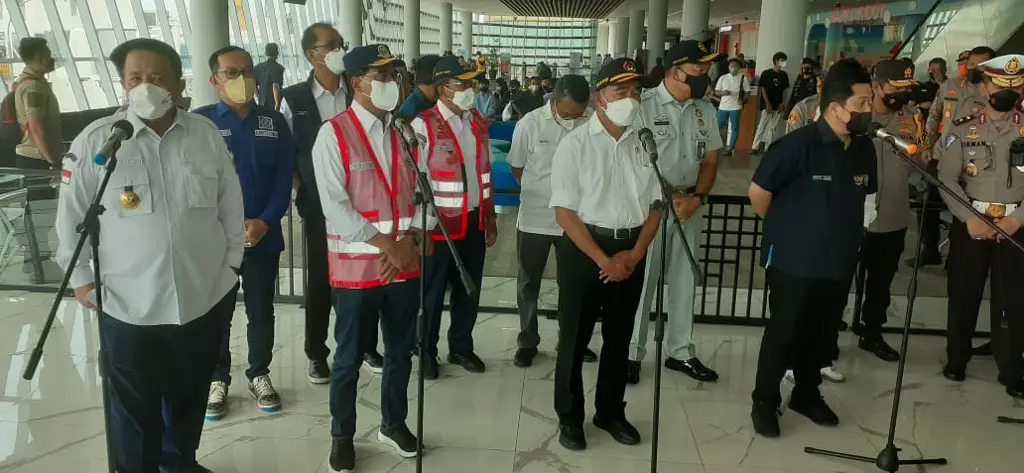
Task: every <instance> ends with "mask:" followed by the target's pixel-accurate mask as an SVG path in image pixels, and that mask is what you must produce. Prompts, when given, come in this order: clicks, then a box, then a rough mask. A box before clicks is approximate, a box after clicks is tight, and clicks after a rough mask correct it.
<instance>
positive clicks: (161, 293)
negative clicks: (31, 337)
mask: <svg viewBox="0 0 1024 473" xmlns="http://www.w3.org/2000/svg"><path fill="white" fill-rule="evenodd" d="M110 59H111V62H113V63H114V66H115V67H116V68H117V71H118V74H119V75H120V77H121V80H122V85H123V86H124V89H125V95H126V96H127V97H128V98H129V106H128V108H127V110H126V111H124V112H118V113H116V114H114V115H113V116H110V117H107V118H103V119H100V120H97V121H95V122H93V123H92V124H90V125H89V126H88V127H86V128H85V130H83V131H82V133H81V134H79V135H78V137H77V138H75V141H74V142H73V143H72V145H71V152H70V153H69V154H68V155H67V156H66V159H65V160H64V166H65V169H64V171H63V181H62V182H63V189H62V190H63V192H61V197H60V201H59V204H58V208H57V223H56V230H57V235H58V237H59V239H60V248H59V250H58V253H57V260H58V262H59V263H60V264H61V265H62V266H63V267H65V268H68V266H69V265H70V264H71V256H72V254H73V252H74V247H75V243H76V242H77V240H78V232H77V231H76V226H77V225H78V224H79V223H81V222H82V221H83V219H84V217H85V215H86V212H87V211H88V208H89V206H90V204H91V202H92V199H93V196H94V195H96V193H97V192H99V187H100V182H101V181H102V179H103V176H104V174H105V172H106V171H105V170H104V168H103V167H102V166H99V165H97V164H95V163H94V162H93V159H92V157H93V156H94V155H95V154H96V153H97V152H99V151H100V149H101V148H102V147H103V143H104V142H105V140H106V139H107V137H108V136H109V135H110V127H111V125H112V124H113V123H114V122H116V121H118V120H122V119H124V120H127V121H128V122H130V123H131V124H132V125H133V126H134V133H133V134H132V136H131V137H130V138H129V139H127V140H125V141H124V142H123V144H122V145H121V148H120V151H118V162H117V167H116V169H115V171H114V173H113V174H112V175H111V178H110V184H109V187H107V189H106V192H105V193H104V194H103V197H102V199H101V203H102V204H103V205H104V206H105V208H106V212H104V213H103V214H102V215H101V216H100V223H101V225H102V231H101V233H100V246H99V251H100V254H99V255H91V254H90V250H89V247H88V246H86V247H85V249H84V250H83V251H82V255H81V258H80V259H79V260H78V261H77V262H76V265H75V266H74V267H73V268H69V269H71V270H72V276H71V286H72V287H73V288H74V292H75V299H77V300H78V302H79V303H80V304H82V305H83V306H84V307H86V308H90V309H91V308H94V305H93V304H94V301H95V300H96V297H97V296H96V294H95V287H96V282H95V281H94V279H93V272H92V269H91V267H90V264H89V263H90V259H91V258H93V257H98V258H100V260H101V263H102V265H101V267H102V274H101V277H102V279H103V286H102V287H103V294H102V295H103V302H104V311H105V314H103V315H102V316H101V317H100V324H101V332H100V333H102V334H103V340H101V342H100V343H101V344H102V346H103V349H104V351H105V352H106V356H107V360H108V365H107V366H105V367H102V369H103V371H105V372H106V375H107V376H109V381H110V393H109V394H110V409H111V419H112V425H111V426H110V429H111V431H110V436H111V441H112V442H113V444H114V456H115V457H114V463H115V466H116V469H117V471H119V472H122V473H152V472H156V471H157V470H158V469H159V470H160V471H174V472H189V473H203V472H209V470H207V469H205V468H203V467H201V466H199V464H198V463H196V449H197V448H198V447H199V439H200V436H201V434H202V427H203V417H204V415H205V411H206V394H207V389H208V388H209V387H210V379H211V378H212V376H213V370H214V365H215V364H216V363H217V359H218V352H219V350H220V344H221V339H222V336H223V333H224V330H226V329H227V324H228V321H229V320H230V317H231V314H232V313H233V312H234V308H235V295H236V293H237V291H238V275H237V271H238V267H239V265H241V263H242V252H243V246H244V244H245V226H244V224H243V219H244V211H243V207H242V189H241V187H240V186H239V183H238V176H237V174H236V173H235V169H234V167H233V164H232V161H231V157H230V156H229V153H228V149H227V146H226V145H225V144H224V139H223V138H221V136H220V131H218V130H217V128H216V127H215V126H214V125H213V123H211V122H210V121H209V120H207V119H205V118H203V117H200V116H198V115H194V114H192V113H189V112H186V111H184V110H179V109H178V108H177V107H175V106H174V104H175V102H176V101H177V99H179V98H180V96H181V92H182V90H181V88H182V85H183V84H184V82H183V81H182V80H181V77H182V66H181V58H180V57H179V56H178V54H177V53H176V52H175V51H174V49H173V48H172V47H171V46H168V45H167V44H164V43H162V42H159V41H157V40H153V39H145V38H140V39H133V40H131V41H128V42H126V43H123V44H121V45H120V46H118V47H117V48H115V49H114V51H113V52H111V54H110Z"/></svg>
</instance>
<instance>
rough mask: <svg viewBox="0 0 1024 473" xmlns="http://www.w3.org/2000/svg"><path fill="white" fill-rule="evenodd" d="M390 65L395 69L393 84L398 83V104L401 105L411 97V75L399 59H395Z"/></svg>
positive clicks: (403, 62)
mask: <svg viewBox="0 0 1024 473" xmlns="http://www.w3.org/2000/svg"><path fill="white" fill-rule="evenodd" d="M391 65H392V67H393V68H394V69H395V82H397V83H398V103H403V102H405V101H406V99H408V98H409V96H410V95H412V74H410V73H409V68H408V67H407V66H406V64H405V61H403V60H401V59H395V60H394V62H392V63H391Z"/></svg>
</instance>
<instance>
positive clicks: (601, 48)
mask: <svg viewBox="0 0 1024 473" xmlns="http://www.w3.org/2000/svg"><path fill="white" fill-rule="evenodd" d="M610 28H611V27H610V26H609V25H608V22H607V21H603V20H602V21H598V22H597V54H599V55H601V56H604V55H605V54H608V30H609V29H610Z"/></svg>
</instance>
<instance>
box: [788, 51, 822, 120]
mask: <svg viewBox="0 0 1024 473" xmlns="http://www.w3.org/2000/svg"><path fill="white" fill-rule="evenodd" d="M820 67H821V66H820V65H819V64H818V62H817V61H815V60H814V59H811V58H809V57H805V58H804V60H803V62H801V63H800V74H799V75H797V76H796V81H795V82H793V93H792V94H791V95H790V96H789V107H788V108H787V110H792V109H793V107H794V106H796V104H798V103H800V101H801V100H803V99H806V98H807V97H810V96H812V95H814V94H817V93H818V76H817V74H816V73H815V72H814V71H815V70H816V69H817V68H820Z"/></svg>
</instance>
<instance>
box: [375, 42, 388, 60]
mask: <svg viewBox="0 0 1024 473" xmlns="http://www.w3.org/2000/svg"><path fill="white" fill-rule="evenodd" d="M377 56H380V57H382V58H386V57H391V50H390V49H388V47H387V45H386V44H382V45H380V46H377Z"/></svg>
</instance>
